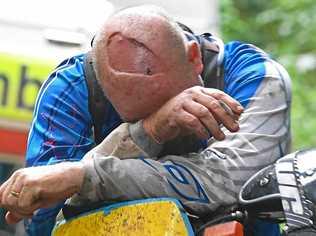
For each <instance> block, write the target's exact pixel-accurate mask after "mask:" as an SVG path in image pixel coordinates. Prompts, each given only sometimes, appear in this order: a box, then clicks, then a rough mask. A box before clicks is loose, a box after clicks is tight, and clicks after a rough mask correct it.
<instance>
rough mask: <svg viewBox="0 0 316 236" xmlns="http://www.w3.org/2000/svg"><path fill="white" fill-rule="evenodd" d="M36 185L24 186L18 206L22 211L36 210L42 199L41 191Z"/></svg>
mask: <svg viewBox="0 0 316 236" xmlns="http://www.w3.org/2000/svg"><path fill="white" fill-rule="evenodd" d="M37 189H38V188H37V187H36V186H33V187H28V186H24V187H23V189H22V190H21V193H20V195H19V200H18V207H19V209H21V210H22V211H34V210H35V209H34V208H36V206H37V205H38V203H39V200H40V193H39V191H38V190H37Z"/></svg>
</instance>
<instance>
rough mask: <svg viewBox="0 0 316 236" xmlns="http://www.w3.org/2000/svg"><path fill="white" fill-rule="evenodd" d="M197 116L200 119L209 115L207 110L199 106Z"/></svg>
mask: <svg viewBox="0 0 316 236" xmlns="http://www.w3.org/2000/svg"><path fill="white" fill-rule="evenodd" d="M198 114H199V116H200V117H207V116H208V115H209V110H208V109H207V108H206V107H204V106H201V107H200V108H199V111H198Z"/></svg>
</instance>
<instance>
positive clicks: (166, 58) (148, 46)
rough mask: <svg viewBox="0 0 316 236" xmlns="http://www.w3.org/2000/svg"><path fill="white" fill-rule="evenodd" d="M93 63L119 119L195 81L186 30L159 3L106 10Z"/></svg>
mask: <svg viewBox="0 0 316 236" xmlns="http://www.w3.org/2000/svg"><path fill="white" fill-rule="evenodd" d="M92 52H93V59H94V62H93V65H94V68H95V71H96V75H97V78H98V80H99V82H100V85H101V87H102V89H103V90H104V92H105V94H106V96H107V97H108V99H109V100H110V101H111V102H112V104H113V105H114V107H115V108H116V110H117V111H118V112H119V113H120V115H121V116H122V118H123V119H125V120H128V121H134V120H138V119H142V118H144V117H146V116H148V115H149V114H151V113H152V112H153V111H155V110H157V109H158V108H159V107H160V106H161V105H162V104H164V103H165V102H166V101H167V100H169V99H170V98H171V97H173V96H175V95H176V94H178V93H179V92H181V91H183V90H184V89H186V88H188V87H192V86H194V85H197V84H198V81H199V80H198V79H197V78H196V77H197V76H196V75H195V74H194V71H193V70H192V66H190V63H188V60H187V47H186V41H185V36H184V34H183V32H182V30H181V29H180V27H179V26H178V25H177V23H176V22H175V21H174V20H173V19H172V18H171V17H170V16H168V14H167V13H166V12H165V11H164V10H163V9H161V8H158V7H154V6H140V7H133V8H128V9H124V10H121V11H119V12H117V13H116V14H114V15H113V16H111V17H110V18H109V19H108V20H107V21H106V22H105V24H104V25H103V27H102V28H101V30H100V31H99V33H98V34H97V36H96V39H95V41H94V45H93V49H92Z"/></svg>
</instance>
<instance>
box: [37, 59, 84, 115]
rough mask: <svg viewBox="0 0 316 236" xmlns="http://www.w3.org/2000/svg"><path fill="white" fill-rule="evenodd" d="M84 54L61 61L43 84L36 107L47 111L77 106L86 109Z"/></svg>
mask: <svg viewBox="0 0 316 236" xmlns="http://www.w3.org/2000/svg"><path fill="white" fill-rule="evenodd" d="M83 58H84V54H81V55H77V56H74V57H70V58H68V59H66V60H64V61H63V62H62V63H60V64H59V65H58V66H57V67H56V68H55V70H54V71H53V72H52V73H51V74H50V75H49V77H48V78H47V80H46V81H45V82H44V84H43V85H42V87H41V89H40V91H39V94H38V96H37V101H36V104H35V108H34V115H35V117H36V116H37V114H38V112H39V110H41V111H46V110H51V109H57V108H61V107H65V108H67V107H70V106H76V107H80V108H81V109H82V110H86V107H87V97H88V90H87V85H86V81H85V77H84V71H83Z"/></svg>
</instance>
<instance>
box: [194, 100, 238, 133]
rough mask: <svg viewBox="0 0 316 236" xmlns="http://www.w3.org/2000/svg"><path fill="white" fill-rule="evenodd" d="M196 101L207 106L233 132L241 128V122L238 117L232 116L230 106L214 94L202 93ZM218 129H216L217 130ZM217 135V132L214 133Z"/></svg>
mask: <svg viewBox="0 0 316 236" xmlns="http://www.w3.org/2000/svg"><path fill="white" fill-rule="evenodd" d="M194 100H195V101H196V102H198V103H200V104H202V105H203V106H205V107H206V108H207V109H208V110H209V111H210V112H211V113H212V115H213V117H214V118H215V119H216V120H217V121H218V122H219V123H222V124H223V125H224V126H225V127H226V128H227V129H228V130H230V131H231V132H236V131H238V130H239V124H238V122H237V121H236V117H235V116H232V114H231V112H230V108H229V107H228V106H226V105H224V104H225V103H224V102H223V101H219V100H217V99H215V98H214V97H212V96H208V95H204V94H200V95H199V96H196V97H195V99H194ZM215 131H216V130H215ZM213 135H215V133H214V134H213Z"/></svg>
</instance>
